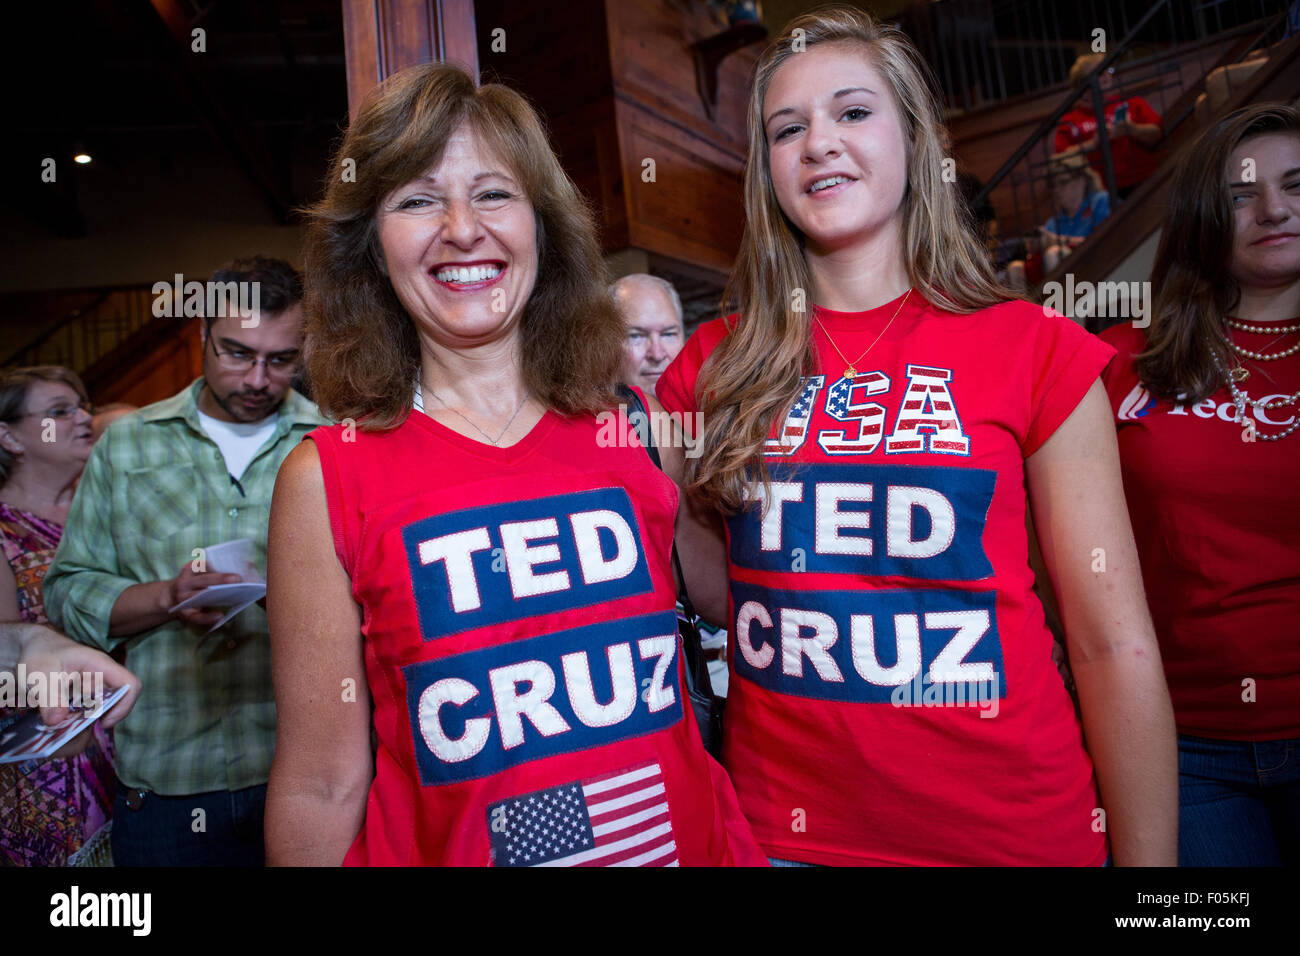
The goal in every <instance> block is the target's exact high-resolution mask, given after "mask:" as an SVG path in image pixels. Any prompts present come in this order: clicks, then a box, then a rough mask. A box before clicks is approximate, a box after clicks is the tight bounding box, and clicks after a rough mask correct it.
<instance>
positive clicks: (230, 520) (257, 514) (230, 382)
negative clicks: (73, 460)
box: [44, 256, 328, 866]
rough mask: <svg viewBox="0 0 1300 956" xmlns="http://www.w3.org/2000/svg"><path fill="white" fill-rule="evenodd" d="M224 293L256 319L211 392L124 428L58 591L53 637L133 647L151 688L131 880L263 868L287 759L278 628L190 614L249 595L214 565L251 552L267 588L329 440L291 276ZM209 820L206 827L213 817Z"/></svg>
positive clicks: (134, 760)
mask: <svg viewBox="0 0 1300 956" xmlns="http://www.w3.org/2000/svg"><path fill="white" fill-rule="evenodd" d="M212 282H214V283H216V282H222V283H227V282H242V283H249V284H251V283H253V282H257V283H258V284H259V286H260V295H259V296H258V300H259V302H260V308H259V310H258V312H256V313H254V314H255V315H256V319H255V320H253V319H250V318H248V317H245V316H241V315H240V314H239V313H238V312H237V311H231V310H226V313H227V314H222V315H219V316H217V317H214V318H211V319H208V320H205V323H204V324H203V328H202V329H201V335H202V341H203V377H202V378H200V379H198V380H197V381H195V382H194V383H192V384H191V385H190V386H189V387H188V388H186V389H185V390H184V391H182V392H181V393H180V394H178V395H174V396H172V397H171V398H169V399H166V400H164V401H161V402H158V403H156V404H154V405H150V406H147V407H146V408H143V409H141V410H140V411H138V412H135V413H133V414H130V415H127V416H126V417H124V418H122V419H121V420H120V421H117V422H115V423H114V424H113V425H112V426H111V427H110V428H109V429H108V431H107V432H106V433H105V435H104V437H103V438H101V439H100V441H99V443H98V444H96V445H95V449H94V452H93V453H92V455H91V458H90V461H89V462H88V463H87V465H86V470H85V472H84V473H83V475H82V478H81V483H80V484H79V485H78V487H77V494H76V497H75V499H74V500H73V503H72V510H71V512H70V513H69V515H68V523H67V526H66V528H65V530H64V535H63V540H62V542H61V543H60V546H59V550H58V554H57V555H56V557H55V560H54V563H53V564H52V565H51V566H50V569H49V572H48V574H47V575H46V578H45V585H44V588H45V604H46V610H47V612H48V614H49V617H50V620H51V622H52V623H53V624H54V625H55V626H56V627H59V628H61V629H62V630H63V631H64V632H66V633H67V634H68V635H70V636H71V637H73V638H75V639H76V640H78V641H81V642H82V643H85V644H90V645H93V646H95V647H99V648H101V649H103V650H106V651H108V650H113V649H114V648H116V647H118V646H121V645H125V647H126V649H127V656H128V659H129V661H130V667H131V669H132V670H133V671H134V672H135V673H136V674H137V675H138V676H139V677H140V679H141V681H142V682H143V685H144V688H143V692H142V693H141V696H140V700H139V702H138V704H137V705H136V707H135V709H134V710H133V711H132V712H131V714H130V716H129V717H127V718H126V719H125V720H123V721H122V722H121V723H120V724H119V725H118V726H117V728H116V730H115V742H116V745H117V773H118V788H117V789H118V792H117V797H116V800H115V802H114V807H113V855H114V860H115V862H116V863H118V864H119V865H124V866H146V865H163V866H195V865H245V866H258V865H261V864H262V862H263V860H264V855H263V844H262V812H263V809H262V808H263V806H264V804H265V799H266V781H267V779H268V777H269V776H270V769H271V755H272V753H273V751H274V748H275V701H274V697H273V694H272V687H271V657H270V642H269V638H268V633H267V621H266V612H265V611H264V610H263V609H262V608H261V607H259V606H256V605H254V606H251V607H249V608H246V609H245V610H243V611H241V612H240V613H239V614H236V615H235V616H234V617H233V618H232V619H231V620H230V621H228V622H226V623H225V624H224V625H222V626H221V627H220V628H218V629H217V630H215V631H213V632H212V633H208V629H209V628H210V627H211V626H212V625H213V624H215V623H216V622H217V621H218V620H220V618H221V616H222V614H223V613H224V612H221V611H218V610H214V609H202V608H190V609H187V610H182V611H178V612H176V613H173V612H172V611H171V610H170V609H171V608H172V607H174V606H175V605H176V604H178V603H180V602H181V601H184V600H186V599H187V598H189V597H191V596H193V595H194V594H197V593H198V592H200V591H202V590H203V589H204V588H206V587H209V586H211V585H215V584H223V583H230V582H232V581H236V580H238V578H237V577H236V576H234V575H226V574H220V573H217V572H215V571H210V570H206V568H205V567H204V565H203V563H202V562H200V561H199V560H197V559H198V558H199V557H201V556H202V553H203V552H202V551H201V550H199V549H204V548H208V547H211V546H213V545H216V544H219V543H221V542H224V541H230V540H233V539H237V538H251V539H252V541H253V555H254V564H255V565H256V566H257V568H258V570H259V572H260V573H261V574H262V575H263V576H265V573H266V534H267V522H268V518H269V514H270V507H271V492H272V489H273V487H274V484H275V476H276V472H277V471H278V470H279V467H280V463H281V462H282V461H283V460H284V458H285V456H286V455H288V454H289V452H290V450H291V449H292V448H293V447H294V446H295V445H296V444H297V443H298V442H299V441H300V440H301V438H302V436H303V435H305V434H306V433H307V432H309V431H311V430H312V429H313V428H316V427H317V426H319V425H323V424H328V422H327V421H326V419H324V418H323V417H322V416H321V415H320V413H319V412H318V411H317V409H316V406H315V405H313V404H312V403H311V402H309V401H308V400H307V399H306V398H304V397H303V396H302V395H300V394H298V393H297V392H296V391H294V390H293V389H292V388H291V387H290V382H291V380H292V378H293V375H294V373H295V372H296V371H297V369H298V367H299V355H300V350H301V347H302V305H301V298H302V280H301V277H300V276H299V275H298V273H297V272H296V271H295V270H294V269H293V267H292V266H290V265H289V264H288V263H285V262H282V261H280V260H276V259H266V258H263V257H260V256H257V257H253V258H252V259H245V260H236V261H235V262H233V263H231V264H230V265H228V266H226V267H224V268H223V269H221V270H218V272H217V273H216V274H214V275H213V277H212ZM200 811H201V812H200Z"/></svg>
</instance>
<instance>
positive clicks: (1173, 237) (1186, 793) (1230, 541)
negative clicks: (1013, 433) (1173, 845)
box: [1102, 103, 1300, 866]
mask: <svg viewBox="0 0 1300 956" xmlns="http://www.w3.org/2000/svg"><path fill="white" fill-rule="evenodd" d="M1151 285H1152V287H1153V288H1154V289H1155V295H1156V298H1155V305H1154V308H1153V310H1152V316H1151V325H1150V328H1147V329H1136V328H1133V327H1132V326H1130V325H1129V324H1128V323H1123V324H1121V325H1118V326H1116V327H1114V328H1113V329H1108V330H1107V331H1106V332H1105V333H1103V335H1102V338H1103V339H1105V340H1106V341H1108V342H1110V343H1111V344H1112V345H1114V346H1115V347H1116V348H1118V349H1119V351H1120V354H1119V356H1118V357H1117V358H1116V359H1115V361H1114V362H1112V363H1111V365H1110V368H1109V369H1108V370H1107V372H1106V385H1107V389H1108V391H1109V392H1110V398H1111V403H1112V405H1113V407H1114V410H1115V419H1116V426H1117V427H1118V429H1119V450H1120V461H1121V463H1122V465H1123V470H1124V485H1125V491H1126V493H1127V497H1128V504H1129V511H1130V514H1131V515H1132V518H1133V530H1134V532H1135V534H1136V536H1137V543H1138V548H1139V551H1140V553H1141V555H1142V565H1143V568H1144V570H1145V572H1146V574H1145V580H1146V591H1147V598H1148V600H1149V601H1150V604H1151V613H1152V616H1153V617H1154V619H1155V627H1156V634H1157V636H1158V637H1159V639H1160V652H1161V657H1162V658H1163V660H1164V664H1165V674H1166V677H1167V678H1168V681H1169V689H1170V692H1171V694H1172V695H1173V704H1174V716H1175V719H1176V720H1177V725H1178V731H1179V738H1178V742H1179V785H1180V800H1179V813H1180V825H1179V863H1180V864H1182V865H1184V866H1261V865H1278V864H1280V863H1285V864H1290V865H1295V864H1296V863H1297V862H1300V641H1297V640H1296V619H1297V617H1300V490H1297V483H1296V480H1297V476H1300V436H1296V435H1295V434H1294V433H1295V432H1296V431H1297V430H1300V112H1297V111H1296V109H1295V108H1293V107H1291V106H1288V105H1285V104H1281V103H1260V104H1256V105H1254V106H1250V107H1247V108H1245V109H1241V110H1237V111H1236V112H1233V113H1231V114H1229V115H1228V116H1225V117H1223V118H1222V119H1220V120H1219V121H1218V122H1216V123H1214V124H1213V125H1212V126H1211V127H1209V128H1208V129H1206V130H1205V131H1204V132H1203V133H1202V134H1201V136H1200V137H1199V138H1198V139H1197V140H1196V141H1195V142H1194V143H1193V144H1192V145H1191V146H1189V148H1188V150H1187V152H1186V153H1185V154H1184V155H1183V157H1182V159H1181V161H1180V163H1179V165H1178V167H1177V169H1176V171H1175V173H1174V178H1173V182H1172V184H1171V186H1170V190H1169V211H1168V214H1167V216H1166V219H1165V223H1164V228H1163V230H1162V232H1161V234H1160V246H1159V249H1158V250H1157V251H1156V260H1155V265H1154V267H1153V269H1152V272H1151Z"/></svg>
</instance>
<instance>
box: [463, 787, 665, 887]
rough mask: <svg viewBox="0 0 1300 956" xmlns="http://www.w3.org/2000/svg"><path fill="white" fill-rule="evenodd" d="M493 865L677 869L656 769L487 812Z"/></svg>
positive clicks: (521, 798)
mask: <svg viewBox="0 0 1300 956" xmlns="http://www.w3.org/2000/svg"><path fill="white" fill-rule="evenodd" d="M487 817H488V834H489V840H490V842H491V845H492V865H493V866H677V865H678V861H677V843H676V841H675V840H674V839H673V825H672V821H671V820H670V819H669V816H668V798H667V795H666V793H665V791H664V780H663V774H662V772H661V771H660V769H659V764H657V763H648V764H642V765H641V766H638V767H631V768H628V769H626V770H619V771H616V772H615V773H611V774H605V775H603V776H599V777H592V778H590V779H588V780H576V781H574V782H572V783H565V784H561V785H560V786H558V787H551V788H550V789H548V790H537V791H535V792H533V793H521V794H519V795H518V796H515V797H511V798H510V799H508V800H502V801H500V802H499V803H494V804H491V805H490V806H489V807H488V809H487Z"/></svg>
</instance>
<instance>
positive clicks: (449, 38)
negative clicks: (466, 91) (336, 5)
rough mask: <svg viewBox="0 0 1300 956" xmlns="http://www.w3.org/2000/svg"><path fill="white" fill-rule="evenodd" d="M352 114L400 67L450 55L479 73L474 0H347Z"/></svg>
mask: <svg viewBox="0 0 1300 956" xmlns="http://www.w3.org/2000/svg"><path fill="white" fill-rule="evenodd" d="M343 42H344V48H345V51H346V58H347V77H348V114H349V115H350V116H356V114H357V109H358V108H359V106H360V104H361V102H362V100H363V99H364V98H365V96H366V94H367V93H369V92H370V90H372V89H373V88H374V87H375V86H377V85H378V84H379V83H380V82H381V81H382V80H384V79H385V78H386V77H389V76H391V75H392V74H394V73H396V72H397V71H398V70H400V69H402V68H403V67H407V66H414V65H416V64H418V63H428V62H430V61H431V60H448V61H450V62H452V63H456V64H458V65H459V66H462V67H464V68H465V69H466V70H468V71H469V72H470V75H472V76H474V77H477V76H478V38H477V36H476V35H475V32H474V0H343Z"/></svg>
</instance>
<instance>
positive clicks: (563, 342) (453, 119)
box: [304, 63, 623, 430]
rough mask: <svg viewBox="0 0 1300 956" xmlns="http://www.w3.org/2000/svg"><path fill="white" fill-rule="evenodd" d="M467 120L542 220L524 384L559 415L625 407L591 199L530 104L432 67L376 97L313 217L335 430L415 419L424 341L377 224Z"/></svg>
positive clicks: (321, 349) (323, 386)
mask: <svg viewBox="0 0 1300 956" xmlns="http://www.w3.org/2000/svg"><path fill="white" fill-rule="evenodd" d="M462 124H469V126H470V128H471V129H473V131H474V132H475V134H477V135H478V136H479V137H480V139H481V141H482V142H483V143H484V145H485V146H487V147H488V148H490V149H491V150H493V151H494V152H495V153H496V154H497V155H498V156H499V157H500V158H501V160H502V161H504V162H505V163H506V164H507V165H508V166H509V168H510V170H511V172H512V173H513V174H514V175H515V177H516V178H517V179H518V180H519V183H520V185H521V187H522V188H523V190H524V192H525V194H526V195H527V197H528V200H529V202H530V203H532V206H533V213H534V216H535V218H536V221H537V260H538V261H537V280H536V284H535V285H534V287H533V291H532V294H531V295H530V296H529V298H528V302H527V303H526V304H525V306H524V312H523V315H522V317H521V319H520V337H521V350H520V351H521V355H520V360H521V365H522V374H523V378H524V384H525V386H526V387H527V388H528V389H529V391H531V392H532V394H533V396H534V397H536V398H537V399H538V400H539V401H541V402H542V403H543V404H545V405H546V406H547V407H548V408H551V409H553V410H555V411H557V412H560V413H562V414H578V413H582V412H596V411H599V410H600V409H604V408H609V407H611V406H612V405H613V404H614V403H615V402H616V398H615V396H614V392H613V383H614V380H615V378H616V376H617V374H618V369H619V364H620V361H621V357H622V348H623V325H622V321H621V320H620V319H619V316H618V313H617V311H616V310H615V308H614V305H613V303H611V302H610V300H609V297H608V296H607V295H606V294H605V287H606V284H607V278H606V272H605V266H604V261H603V259H602V257H601V250H600V243H599V240H598V239H597V233H596V227H595V223H594V220H593V217H592V214H591V211H590V208H589V206H588V204H587V202H586V201H585V200H584V199H583V197H582V194H581V193H580V192H578V189H577V187H576V186H574V185H573V183H572V181H571V180H570V179H569V177H568V176H566V175H565V173H564V170H563V169H562V168H561V167H560V163H559V160H557V159H556V157H555V153H554V152H553V151H552V150H551V147H550V144H549V143H548V142H547V138H546V132H545V130H544V129H543V127H542V123H541V121H540V120H539V119H538V117H537V114H536V113H535V112H534V111H533V109H532V107H531V106H530V105H529V104H528V102H527V101H526V100H525V99H524V98H523V97H522V96H521V95H520V94H518V93H516V92H515V91H514V90H511V89H509V88H508V87H505V86H501V85H499V84H487V85H484V86H479V87H476V86H475V85H474V81H473V80H472V79H470V77H469V76H468V75H467V74H466V73H465V72H464V71H463V70H461V69H460V68H459V67H455V66H450V65H447V64H442V63H428V64H423V65H421V66H414V67H410V68H409V69H405V70H402V71H401V72H399V73H396V74H394V75H393V76H391V77H389V78H388V79H387V80H386V81H385V82H384V83H383V84H382V85H381V86H380V87H378V88H377V89H376V90H374V91H372V92H371V95H370V96H369V98H368V99H367V101H366V102H365V104H364V105H363V107H362V109H361V110H360V112H359V113H358V114H357V117H356V119H355V120H353V121H352V124H351V125H350V126H349V128H348V130H347V132H346V134H345V135H344V136H343V139H342V142H341V143H340V145H339V147H338V150H337V151H336V153H335V156H334V159H333V161H332V162H331V164H330V172H329V180H328V185H327V186H326V190H325V197H324V199H322V200H321V201H320V202H319V203H317V204H316V205H315V206H313V207H312V208H310V209H308V210H305V212H306V214H307V216H308V223H309V225H308V232H307V242H306V247H305V250H304V259H305V270H304V271H305V274H306V287H307V293H306V297H305V306H304V307H305V310H306V314H307V319H306V330H307V341H306V348H305V351H306V363H307V369H308V373H309V377H310V381H311V385H312V392H313V397H314V398H315V399H316V401H317V403H318V404H319V405H320V407H321V410H322V411H324V412H325V413H326V414H327V415H330V416H331V417H333V418H334V419H336V420H341V419H344V418H351V419H354V420H356V421H358V423H359V424H361V425H362V427H365V428H368V429H376V430H378V429H384V428H392V427H394V426H396V425H398V424H400V423H401V422H402V421H403V420H405V418H406V416H407V414H409V413H410V410H411V399H412V395H413V392H414V383H415V376H416V372H417V370H418V369H419V362H420V348H419V339H418V336H417V333H416V327H415V323H414V321H413V320H412V319H411V317H410V316H409V315H408V314H407V312H406V310H405V309H404V308H403V306H402V304H401V302H400V301H399V300H398V298H397V295H396V293H395V292H394V291H393V287H392V284H391V282H390V281H389V279H388V277H387V275H385V273H384V271H383V267H382V254H381V251H380V247H379V235H378V229H377V224H376V214H377V212H378V209H379V205H380V203H381V201H382V200H383V199H384V197H385V196H387V195H389V194H390V193H391V192H392V191H393V190H394V189H397V188H399V187H401V186H404V185H405V184H406V183H408V182H410V181H411V180H412V179H415V178H416V177H417V176H420V175H422V174H423V173H424V172H425V171H427V170H428V169H429V168H430V167H431V166H435V165H437V164H438V162H439V161H440V160H441V158H442V154H443V151H444V150H445V148H446V144H447V142H448V140H449V139H450V138H451V136H452V134H453V133H455V132H456V130H458V129H459V128H460V127H461V125H462Z"/></svg>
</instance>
